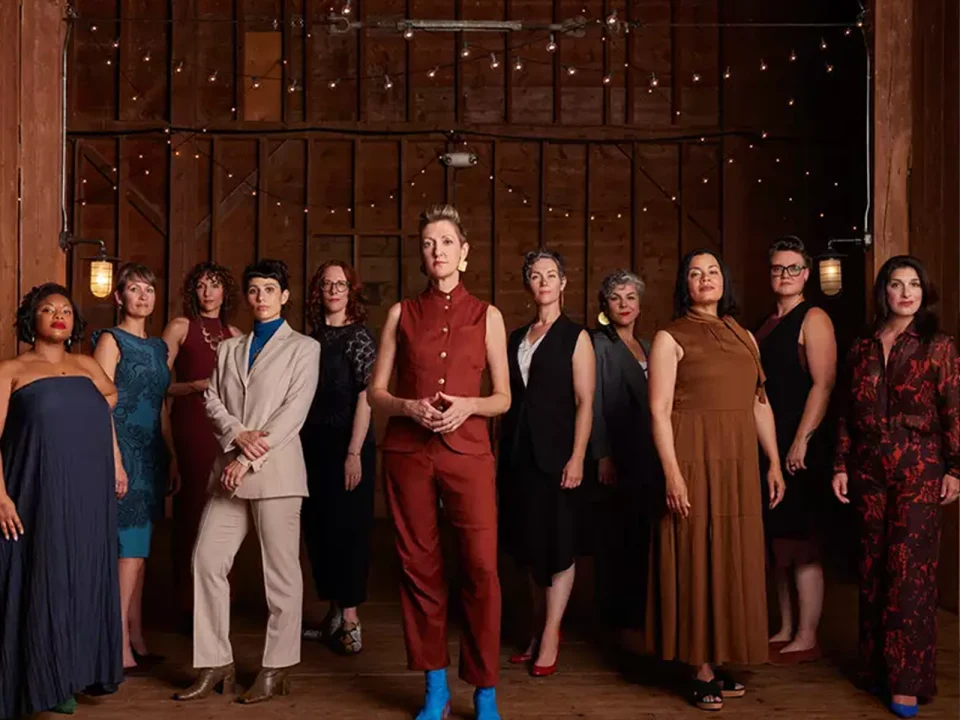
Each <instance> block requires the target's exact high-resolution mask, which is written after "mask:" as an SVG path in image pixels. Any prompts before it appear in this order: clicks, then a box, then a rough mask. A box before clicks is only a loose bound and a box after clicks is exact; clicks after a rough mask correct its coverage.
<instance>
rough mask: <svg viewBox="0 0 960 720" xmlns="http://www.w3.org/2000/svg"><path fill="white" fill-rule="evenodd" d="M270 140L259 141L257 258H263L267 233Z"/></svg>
mask: <svg viewBox="0 0 960 720" xmlns="http://www.w3.org/2000/svg"><path fill="white" fill-rule="evenodd" d="M268 142H270V141H269V140H268V139H267V138H260V139H259V140H258V141H257V188H258V189H257V229H256V233H257V234H256V237H255V238H254V247H255V250H254V257H255V258H256V259H257V260H260V259H261V258H262V251H263V237H264V235H265V234H266V231H267V229H266V220H267V200H268V198H267V192H268V188H267V177H268V175H269V173H267V164H268V163H269V162H270V157H269V153H268V152H267V143H268Z"/></svg>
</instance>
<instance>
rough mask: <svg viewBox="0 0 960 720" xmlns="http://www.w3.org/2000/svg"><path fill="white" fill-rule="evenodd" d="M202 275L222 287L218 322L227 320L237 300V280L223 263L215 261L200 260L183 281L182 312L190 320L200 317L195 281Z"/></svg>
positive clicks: (198, 280)
mask: <svg viewBox="0 0 960 720" xmlns="http://www.w3.org/2000/svg"><path fill="white" fill-rule="evenodd" d="M204 276H206V277H209V278H212V279H214V280H216V281H218V282H219V283H220V285H221V286H222V287H223V305H221V306H220V322H223V323H225V322H227V320H228V319H229V317H230V315H231V314H232V313H233V308H234V306H235V304H236V301H237V281H236V280H234V279H233V274H232V273H231V272H230V270H228V269H227V268H225V267H224V266H223V265H218V264H217V263H215V262H202V263H197V264H196V265H194V266H193V269H192V270H191V271H190V273H189V274H188V275H187V277H186V278H185V279H184V281H183V314H184V315H186V316H187V317H188V318H190V319H191V320H193V319H195V318H198V317H200V303H199V302H198V301H197V283H199V282H200V280H201V278H203V277H204Z"/></svg>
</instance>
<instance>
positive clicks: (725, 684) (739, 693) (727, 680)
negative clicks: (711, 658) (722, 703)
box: [713, 668, 747, 700]
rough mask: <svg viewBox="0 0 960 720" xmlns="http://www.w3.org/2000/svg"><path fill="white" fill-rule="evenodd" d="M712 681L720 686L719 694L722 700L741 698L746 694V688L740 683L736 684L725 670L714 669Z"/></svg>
mask: <svg viewBox="0 0 960 720" xmlns="http://www.w3.org/2000/svg"><path fill="white" fill-rule="evenodd" d="M713 680H714V682H715V683H717V684H718V685H719V686H720V694H721V695H723V698H724V699H725V700H726V699H727V698H742V697H743V696H744V695H746V694H747V688H746V687H744V685H743V684H742V683H738V682H737V681H736V680H734V679H733V676H732V675H730V673H728V672H726V671H725V670H721V669H720V668H716V669H715V670H714V671H713Z"/></svg>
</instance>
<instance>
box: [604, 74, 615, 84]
mask: <svg viewBox="0 0 960 720" xmlns="http://www.w3.org/2000/svg"><path fill="white" fill-rule="evenodd" d="M612 80H613V78H612V77H610V76H609V75H604V76H603V84H604V85H609V84H610V83H611V81H612Z"/></svg>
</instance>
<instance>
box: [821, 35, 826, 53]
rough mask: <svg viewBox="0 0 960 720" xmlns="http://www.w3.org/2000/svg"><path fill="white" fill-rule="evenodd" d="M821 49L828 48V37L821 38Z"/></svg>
mask: <svg viewBox="0 0 960 720" xmlns="http://www.w3.org/2000/svg"><path fill="white" fill-rule="evenodd" d="M820 49H821V50H826V49H827V39H826V38H820Z"/></svg>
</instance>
